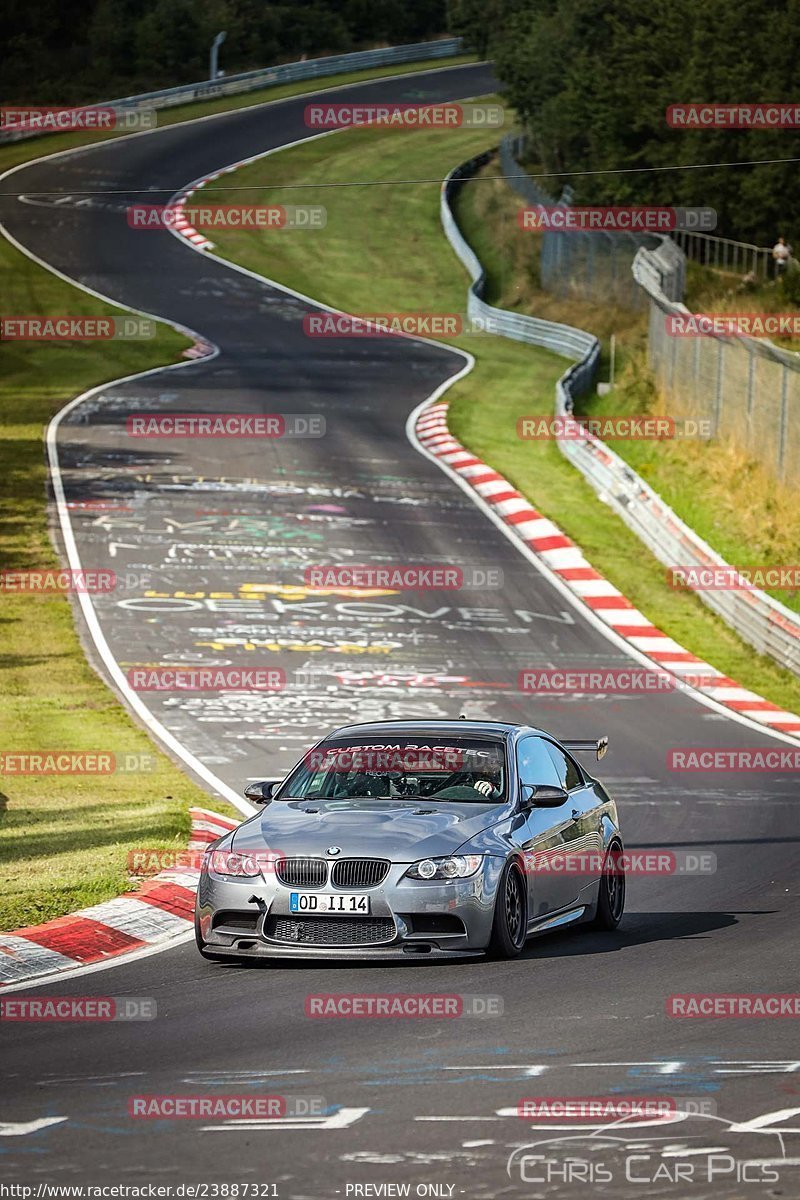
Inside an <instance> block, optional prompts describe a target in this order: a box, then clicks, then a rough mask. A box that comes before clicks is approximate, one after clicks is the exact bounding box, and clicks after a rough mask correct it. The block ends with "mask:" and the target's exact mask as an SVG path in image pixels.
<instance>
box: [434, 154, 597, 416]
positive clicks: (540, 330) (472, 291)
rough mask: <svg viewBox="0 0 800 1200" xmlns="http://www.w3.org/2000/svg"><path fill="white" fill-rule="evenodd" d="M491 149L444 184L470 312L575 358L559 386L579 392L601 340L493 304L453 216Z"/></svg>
mask: <svg viewBox="0 0 800 1200" xmlns="http://www.w3.org/2000/svg"><path fill="white" fill-rule="evenodd" d="M493 153H494V151H491V150H490V151H487V152H486V153H484V154H479V155H477V156H476V157H475V158H471V159H470V160H469V161H468V162H465V163H462V164H461V165H460V166H458V167H456V168H455V170H453V171H451V172H450V174H449V175H448V176H447V178H446V179H445V181H444V183H443V184H442V192H441V219H442V225H443V226H444V231H445V234H446V235H447V239H448V241H449V242H450V245H451V246H452V247H453V249H454V250H455V252H456V254H457V255H458V257H459V258H460V259H461V262H462V263H463V264H464V266H465V267H466V269H467V271H468V272H469V275H470V277H471V279H472V283H471V284H470V288H469V292H468V296H467V315H468V317H470V318H479V319H480V320H482V321H484V322H486V321H490V322H491V325H490V326H489V327H490V328H494V329H496V330H497V331H498V332H499V333H501V334H502V335H503V336H504V337H507V338H511V339H513V340H514V341H516V342H528V343H530V344H531V345H532V346H543V347H544V348H545V349H546V350H552V351H553V352H554V353H555V354H560V355H562V356H563V357H564V358H569V359H572V360H573V366H571V367H569V368H568V370H567V371H565V373H564V374H563V375H562V377H561V379H560V380H559V383H558V386H559V387H560V388H563V389H564V391H565V394H566V395H568V396H570V397H571V396H577V395H579V394H580V393H581V391H584V390H586V389H587V388H588V387H590V386H591V384H592V381H593V379H594V375H595V372H596V370H597V363H598V360H599V357H600V343H599V341H598V340H597V338H596V337H594V335H593V334H591V333H586V332H585V330H583V329H575V328H574V327H573V326H572V325H559V324H557V323H556V322H555V321H542V320H540V319H539V318H538V317H529V316H526V315H525V314H524V313H512V312H507V311H506V310H505V309H503V308H493V307H492V305H490V304H487V303H486V301H485V300H484V299H483V290H484V286H485V282H486V273H485V271H484V269H483V267H482V266H481V264H480V261H479V259H478V257H477V255H476V254H475V252H474V250H473V249H472V247H471V246H470V245H469V244H468V243H467V242H466V241H465V239H464V237H463V236H462V234H461V230H460V229H459V228H458V225H457V223H456V219H455V217H454V216H453V213H452V209H451V205H450V201H451V199H452V198H453V197H454V195H455V193H456V191H457V190H458V187H459V185H460V184H461V183H462V182H463V180H464V179H467V178H469V176H470V175H474V174H475V172H476V171H478V170H479V169H480V168H481V167H482V166H483V165H484V164H485V163H487V162H488V161H489V159H490V158H491V157H492V154H493Z"/></svg>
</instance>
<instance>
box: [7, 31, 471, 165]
mask: <svg viewBox="0 0 800 1200" xmlns="http://www.w3.org/2000/svg"><path fill="white" fill-rule="evenodd" d="M462 47H463V38H442V39H440V40H439V41H432V42H412V43H409V44H408V45H407V46H385V47H382V48H380V49H378V50H356V51H353V52H352V53H349V54H333V55H330V56H329V57H327V58H311V59H307V60H306V61H305V62H293V63H282V64H281V65H280V66H276V67H261V68H259V70H257V71H245V72H243V73H241V74H239V75H229V76H223V77H222V78H220V79H208V80H205V81H203V82H200V83H186V84H179V85H178V86H177V87H171V88H163V89H162V90H161V91H157V92H142V93H141V94H140V95H138V96H123V97H122V98H121V99H118V100H102V101H100V100H98V101H94V102H93V103H91V104H81V105H73V106H72V107H74V108H76V109H77V108H80V109H96V108H113V109H115V110H119V111H120V112H136V111H139V110H150V109H160V108H171V107H173V106H174V105H176V104H186V103H188V102H189V101H191V100H209V99H213V98H214V97H216V96H233V95H237V94H238V93H240V92H252V91H256V90H257V89H258V88H264V87H272V86H274V85H276V84H279V83H293V82H295V81H296V80H299V79H317V78H322V77H323V76H325V75H336V74H338V73H339V72H341V71H363V70H367V69H368V68H369V67H385V66H391V65H392V64H394V63H404V62H419V61H420V60H423V59H428V58H451V57H453V56H454V55H456V54H459V53H460V52H461V50H462ZM40 133H41V131H39V130H27V129H23V130H0V142H12V141H19V140H20V139H21V138H27V137H38V136H40Z"/></svg>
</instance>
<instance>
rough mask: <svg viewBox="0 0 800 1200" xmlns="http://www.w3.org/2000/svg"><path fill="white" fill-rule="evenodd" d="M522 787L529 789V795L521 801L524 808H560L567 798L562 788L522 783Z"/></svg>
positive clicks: (545, 784)
mask: <svg viewBox="0 0 800 1200" xmlns="http://www.w3.org/2000/svg"><path fill="white" fill-rule="evenodd" d="M522 786H523V787H524V788H530V795H529V796H528V797H527V799H525V800H524V801H523V807H525V808H560V806H561V805H562V804H563V803H564V802H565V801H566V800H567V798H568V796H569V793H568V792H566V791H565V790H564V788H561V787H551V786H550V784H549V783H523V785H522Z"/></svg>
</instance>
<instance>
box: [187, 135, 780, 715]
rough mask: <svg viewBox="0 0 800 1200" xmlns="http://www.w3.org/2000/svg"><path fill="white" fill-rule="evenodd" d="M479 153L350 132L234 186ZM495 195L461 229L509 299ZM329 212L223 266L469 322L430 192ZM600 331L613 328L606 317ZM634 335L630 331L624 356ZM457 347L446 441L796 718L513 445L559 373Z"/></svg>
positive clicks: (468, 142)
mask: <svg viewBox="0 0 800 1200" xmlns="http://www.w3.org/2000/svg"><path fill="white" fill-rule="evenodd" d="M485 145H486V135H485V133H484V134H481V133H480V132H479V131H470V130H457V131H456V130H450V131H449V132H448V134H447V136H443V135H442V133H440V132H438V131H437V132H422V131H402V132H401V131H398V130H391V131H385V130H353V131H349V132H347V133H341V134H337V135H335V136H333V137H330V138H325V139H322V140H321V141H319V142H311V143H308V144H306V145H304V146H298V147H295V148H293V149H291V150H287V151H284V152H283V153H281V154H278V155H273V156H272V157H270V158H268V159H264V160H261V161H259V162H256V163H253V164H251V165H250V166H248V167H245V168H243V169H242V170H241V171H240V172H238V173H237V182H239V183H243V184H246V185H247V186H248V187H251V186H252V187H253V188H254V190H255V194H253V193H249V194H250V196H251V201H252V203H273V204H274V203H277V202H278V201H279V199H280V196H281V195H282V194H285V193H282V192H281V191H280V190H277V191H273V190H271V189H270V185H281V184H287V183H293V184H298V183H303V182H306V183H310V184H318V183H325V182H329V181H331V180H333V179H343V178H347V177H348V176H350V177H357V178H359V179H363V180H365V181H367V180H374V181H375V182H379V181H381V180H386V179H408V178H414V177H415V176H417V177H420V176H421V177H432V178H442V177H443V176H444V175H445V174H446V173H447V172H448V171H449V170H450V169H451V168H452V167H453V166H454V165H456V164H457V163H458V162H460V161H462V160H464V159H466V158H468V157H470V156H471V155H473V154H475V153H477V152H478V151H479V150H481V149H484V148H485ZM503 186H504V185H503ZM489 189H492V190H496V189H495V188H494V185H492V184H491V183H489V184H474V185H468V187H467V188H466V189H464V191H463V192H462V199H461V203H460V206H459V217H460V219H461V221H462V224H463V228H464V230H465V232H466V233H467V235H468V237H469V239H470V241H471V242H472V244H473V245H474V246H475V247H476V249H478V250H479V253H481V255H482V256H485V257H484V261H486V263H487V265H488V266H489V269H490V275H491V277H492V278H493V280H494V281H495V284H494V286H495V288H496V289H497V288H498V287H500V288H506V287H507V288H514V287H516V283H515V282H514V280H515V270H514V264H513V263H509V261H508V259H506V258H504V257H503V256H502V254H501V252H500V251H499V250H497V249H496V242H495V238H496V237H498V236H499V230H498V224H497V222H495V221H493V220H492V219H491V217H490V216H487V213H486V209H485V205H486V204H487V197H489V196H490V191H489ZM203 196H204V200H207V201H212V200H213V199H214V198H215V197H214V193H213V189H212V188H207V189H205V190H204V194H203ZM292 196H293V200H294V201H295V202H296V203H318V201H319V191H318V190H315V189H313V188H312V189H310V190H309V191H308V192H307V193H305V192H303V191H302V189H300V190H298V191H295V192H293V193H292ZM325 204H326V207H327V210H328V220H327V225H326V227H325V229H324V231H316V232H313V233H312V232H303V233H297V234H291V233H289V232H288V231H273V232H271V233H259V232H238V231H237V232H232V231H225V232H224V233H219V232H217V233H215V241H216V242H217V245H218V253H220V254H221V255H223V256H224V257H228V258H230V259H231V260H233V261H236V262H238V263H241V264H243V265H246V266H248V267H250V268H251V269H253V270H255V271H258V272H260V273H262V274H264V275H266V276H267V277H268V278H271V279H275V280H277V281H279V282H281V283H283V284H285V285H287V286H290V287H293V288H295V289H297V290H298V291H301V292H305V293H307V294H309V295H312V296H314V297H315V298H316V299H319V300H322V301H324V302H326V303H329V304H331V305H335V306H337V307H339V308H343V309H346V310H349V311H352V312H356V313H359V312H360V313H368V312H387V311H392V312H394V311H431V310H434V311H436V312H461V313H463V311H464V307H465V298H466V287H467V280H466V276H465V273H464V271H463V269H462V268H461V266H460V265H459V263H458V261H457V259H456V257H455V255H454V254H453V252H452V250H451V249H450V247H449V245H448V243H447V241H446V239H445V237H444V235H443V233H442V230H441V226H440V224H439V188H438V185H436V184H412V185H406V186H403V187H402V188H399V187H398V188H393V189H389V188H386V187H380V186H376V187H369V186H365V187H364V188H359V189H354V188H346V189H342V190H341V191H338V190H336V189H331V190H330V191H326V192H325ZM498 281H499V282H498ZM569 303H572V302H569ZM525 304H526V297H524V296H519V295H518V296H517V306H518V307H524V306H525ZM509 306H510V307H513V304H512V305H509ZM537 311H538V310H537ZM542 315H552V317H553V319H561V320H564V319H570V317H569V316H568V313H567V312H566V311H565V309H564V305H559V304H557V303H555V302H552V303H551V307H550V310H549V312H547V313H546V314H542ZM579 315H580V313H579V310H578V309H577V307H575V308H573V309H572V312H571V319H572V321H573V323H578V324H582V322H581V321H579V320H578V317H579ZM606 319H607V321H608V323H609V325H608V327H610V328H613V325H611V321H612V320H613V315H612V314H607V315H606ZM637 336H638V334H637V329H636V321H635V320H634V321H633V322H630V332H629V337H630V340H631V343H633V342H634V341H635V339H636V337H637ZM456 344H458V345H461V346H462V347H464V348H465V349H469V350H470V351H471V352H472V353H473V354H474V355H475V356H476V359H477V365H476V368H475V370H474V371H473V372H472V373H471V374H470V375H468V376H467V377H466V378H465V379H463V380H462V381H460V382H459V383H458V384H457V385H456V386H455V387H454V388H453V389H452V391H451V392H450V393H449V394H450V398H451V417H450V424H451V428H452V430H453V433H454V434H455V435H456V436H457V437H458V438H459V439H460V440H461V441H463V442H464V443H465V444H466V445H467V446H468V447H469V448H470V449H471V450H472V451H473V452H474V453H475V454H477V455H479V456H480V457H481V458H483V459H485V460H486V461H487V462H489V463H491V465H492V466H493V467H495V468H496V469H497V470H499V471H502V472H503V473H504V474H505V475H506V476H507V477H508V478H509V479H510V480H511V481H512V482H513V483H514V485H515V486H516V487H518V488H519V489H520V490H521V491H522V492H524V493H525V494H526V495H527V496H528V497H529V498H530V499H531V501H532V502H533V504H534V505H535V506H536V507H537V508H538V509H539V510H540V511H542V512H543V513H545V514H546V515H547V516H549V517H551V518H552V519H553V520H555V521H557V522H558V523H559V524H560V525H561V527H562V528H563V529H564V530H565V532H566V533H568V534H569V536H570V537H572V538H574V539H575V541H576V542H577V543H578V544H579V545H580V546H581V547H582V548H583V550H584V551H585V552H586V554H587V555H588V557H589V559H590V561H591V562H592V563H593V564H594V565H595V566H596V567H597V569H598V570H600V571H602V572H603V573H604V574H605V575H607V576H608V578H609V579H610V580H611V581H612V582H613V583H615V584H616V585H617V586H618V587H619V588H621V589H622V590H623V591H624V592H625V594H626V595H627V596H629V597H630V599H631V601H632V602H633V603H634V604H635V605H636V606H637V607H639V608H641V609H642V610H643V611H644V612H645V613H647V615H648V616H649V617H650V618H651V620H652V621H653V622H654V623H655V624H656V625H658V626H659V627H660V628H662V629H664V630H665V632H667V633H668V634H670V635H671V636H672V637H674V638H676V639H677V640H678V641H680V642H682V643H683V644H684V645H685V646H687V648H689V649H691V650H693V651H694V652H695V653H696V654H698V655H699V656H701V657H702V658H704V659H707V660H708V661H710V662H712V663H713V664H714V665H715V666H717V667H718V668H719V669H720V670H722V671H724V672H726V673H727V674H729V675H731V676H732V677H733V678H735V679H738V680H740V681H741V682H742V684H744V685H746V686H749V687H752V688H753V689H755V690H756V691H758V692H760V693H761V694H763V695H764V696H766V697H768V698H769V699H771V700H773V701H775V703H777V704H780V705H782V706H785V707H786V708H789V709H794V710H795V711H797V710H798V709H800V681H798V680H797V679H796V678H795V677H794V676H793V675H791V674H790V673H789V672H787V671H783V670H781V668H779V667H778V666H777V665H776V664H774V663H773V662H772V661H771V660H769V659H766V658H759V657H757V656H756V655H755V654H754V653H753V651H752V650H751V649H750V648H749V647H748V646H745V645H744V643H742V642H741V641H740V640H739V639H738V638H737V637H736V635H735V634H734V633H733V632H732V631H731V630H730V629H728V627H727V626H726V625H724V623H723V622H722V621H720V620H718V619H717V618H716V617H715V616H714V615H713V614H711V613H710V612H709V611H708V610H707V609H706V608H704V606H703V605H702V604H701V603H700V601H699V600H698V599H697V598H696V597H695V596H693V595H691V594H688V593H681V592H677V591H673V590H672V589H671V588H669V587H668V586H667V585H666V582H665V579H664V569H663V567H662V566H661V565H660V564H659V563H658V562H657V561H656V560H655V558H653V557H652V556H651V555H649V554H648V553H647V552H646V551H645V550H644V549H643V547H642V545H641V543H640V542H639V540H638V539H637V538H636V537H635V535H634V534H633V533H631V531H630V530H629V529H628V528H627V527H626V526H625V525H624V524H623V523H622V521H621V520H619V518H617V517H616V516H614V514H612V513H611V512H609V510H608V509H607V508H606V507H605V506H604V505H602V504H601V502H600V501H599V500H598V499H597V497H596V496H595V494H594V492H593V491H592V490H591V489H590V487H589V486H588V484H586V483H585V482H584V480H583V479H582V477H581V476H580V475H579V474H578V472H577V471H575V470H574V468H573V467H571V466H570V465H569V463H567V462H566V460H565V459H564V458H563V457H562V456H561V454H560V453H559V451H558V449H557V447H556V446H555V444H554V443H545V442H521V441H519V440H518V439H517V437H516V435H515V429H516V421H517V419H518V417H520V416H523V415H532V414H548V415H549V414H551V413H552V410H553V389H554V384H555V380H556V379H557V378H558V376H559V375H560V374H561V373H562V371H563V370H564V366H565V363H564V360H563V359H559V358H557V357H556V356H554V355H551V354H549V353H547V352H545V351H542V350H538V349H536V348H533V347H528V346H523V345H521V344H519V343H514V342H509V341H506V340H505V339H502V338H494V337H485V336H484V337H478V336H472V337H465V338H462V339H457V340H456Z"/></svg>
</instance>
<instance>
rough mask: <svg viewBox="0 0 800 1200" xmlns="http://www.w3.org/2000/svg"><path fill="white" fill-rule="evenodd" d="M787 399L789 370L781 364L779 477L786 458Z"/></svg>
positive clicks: (782, 472)
mask: <svg viewBox="0 0 800 1200" xmlns="http://www.w3.org/2000/svg"><path fill="white" fill-rule="evenodd" d="M788 401H789V372H788V371H787V369H786V366H785V364H784V365H783V366H781V419H780V432H779V435H778V474H779V475H780V477H781V479H782V478H783V476H784V469H785V459H786V429H787V425H788V422H789V413H788V407H789V404H788Z"/></svg>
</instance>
